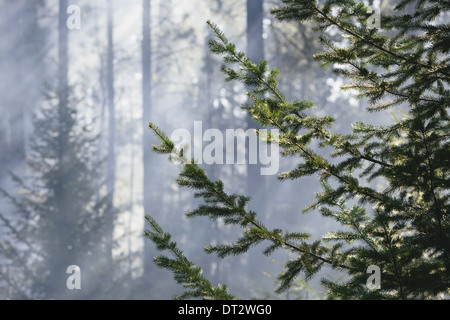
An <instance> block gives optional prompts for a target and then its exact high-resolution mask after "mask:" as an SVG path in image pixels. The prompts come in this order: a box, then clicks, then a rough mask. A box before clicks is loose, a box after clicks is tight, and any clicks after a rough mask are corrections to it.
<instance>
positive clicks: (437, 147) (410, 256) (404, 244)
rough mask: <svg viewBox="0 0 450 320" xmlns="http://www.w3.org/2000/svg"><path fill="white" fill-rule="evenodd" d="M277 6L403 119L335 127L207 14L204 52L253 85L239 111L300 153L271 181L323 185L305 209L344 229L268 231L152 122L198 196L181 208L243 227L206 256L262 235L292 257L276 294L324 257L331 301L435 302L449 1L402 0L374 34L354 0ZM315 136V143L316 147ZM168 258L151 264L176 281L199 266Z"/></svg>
mask: <svg viewBox="0 0 450 320" xmlns="http://www.w3.org/2000/svg"><path fill="white" fill-rule="evenodd" d="M283 4H284V5H283V6H281V7H278V8H275V9H273V10H272V13H273V14H274V15H275V17H276V18H277V19H279V20H282V21H298V22H305V21H311V22H314V23H315V27H316V30H318V31H326V30H327V29H328V28H330V27H333V28H335V29H336V30H338V31H339V32H340V34H341V35H342V36H343V37H344V38H345V39H346V42H345V45H340V46H338V45H337V44H336V43H334V41H333V40H332V39H330V38H328V37H327V36H326V32H323V33H322V34H323V36H322V37H321V42H322V44H323V45H324V46H325V48H327V50H326V52H323V53H320V54H317V55H315V58H316V59H317V60H318V61H320V62H321V63H322V65H323V66H324V67H325V66H332V67H333V68H334V70H335V72H337V73H338V74H339V75H343V76H345V77H346V78H348V79H349V80H351V81H352V82H351V83H350V84H348V85H346V86H345V87H344V89H354V90H357V92H358V97H359V98H362V99H367V100H368V101H369V103H370V107H369V108H368V112H375V111H376V112H381V111H385V110H391V109H392V108H393V107H399V108H402V109H403V110H404V112H405V113H406V116H405V117H404V118H403V119H401V120H399V121H397V122H396V123H393V124H386V125H383V126H375V125H371V124H365V123H362V122H357V123H355V124H354V125H353V127H352V130H353V132H352V134H350V135H344V134H339V133H336V132H333V131H332V128H333V124H334V122H335V119H333V118H332V117H330V116H324V117H316V116H311V115H310V114H308V111H309V110H310V109H311V108H313V107H314V103H313V102H310V101H302V100H294V101H292V102H290V101H287V99H286V98H285V96H284V94H283V92H281V90H280V89H279V88H278V82H277V77H278V73H279V72H278V71H277V70H275V69H272V70H269V68H268V64H267V62H266V61H265V60H261V61H259V62H257V63H255V62H252V61H250V60H249V59H248V58H247V57H246V56H245V54H244V53H242V52H239V51H238V50H237V49H236V47H235V45H234V44H232V43H230V42H229V41H228V39H227V38H226V36H225V35H224V34H223V32H222V31H221V30H220V29H219V28H218V27H217V26H216V25H215V24H214V23H211V22H208V25H209V26H210V28H211V29H212V31H213V33H214V36H215V39H214V40H211V41H210V50H211V52H212V53H214V54H217V55H221V56H223V60H224V65H223V66H222V71H223V73H224V74H225V76H226V81H237V82H241V83H243V84H245V85H246V86H247V88H251V89H250V90H249V92H248V95H249V97H250V99H251V103H249V104H247V105H245V106H243V109H244V110H246V111H248V113H249V114H250V115H251V116H252V117H253V119H254V120H255V121H257V122H258V123H260V124H261V125H263V126H266V127H274V128H277V129H279V132H280V134H279V136H278V137H272V136H268V137H266V138H267V140H268V142H270V143H278V144H279V145H280V147H281V148H282V150H283V151H282V154H283V156H286V157H296V158H299V159H301V161H300V162H299V164H298V165H297V167H295V168H294V169H292V170H291V171H289V172H285V173H282V174H280V176H279V178H280V179H281V180H286V179H291V180H294V179H301V178H303V177H306V176H312V175H317V176H318V177H319V178H320V180H321V183H322V185H323V191H322V192H321V193H319V194H317V196H316V198H317V199H316V201H315V202H313V203H312V204H310V205H309V206H308V207H306V208H305V209H304V211H305V212H308V211H313V210H316V211H318V212H320V213H321V214H322V215H323V216H325V217H329V218H332V219H334V220H336V221H337V222H339V223H340V225H342V230H338V231H336V232H330V233H329V234H327V235H325V236H324V237H323V238H322V239H321V240H320V241H311V240H310V236H309V235H308V234H303V233H296V232H291V231H282V230H277V229H275V230H271V229H270V228H267V227H266V226H264V224H263V223H262V222H261V221H259V220H258V219H257V213H256V212H252V211H249V210H247V209H246V205H247V204H248V202H249V201H250V199H249V198H248V197H245V196H242V195H233V194H228V193H226V192H225V189H224V185H223V183H222V182H221V181H215V182H213V181H211V180H209V179H208V177H207V176H206V174H205V171H204V170H203V169H202V168H200V167H199V166H198V165H197V164H196V163H195V160H194V159H185V157H184V155H185V154H186V153H185V152H184V151H183V150H184V149H183V148H181V149H180V150H176V149H175V148H174V143H173V142H172V141H170V140H169V139H168V138H167V137H166V136H165V135H164V133H163V132H162V131H161V130H160V129H158V128H157V127H156V126H155V125H153V124H150V128H151V129H152V130H153V131H154V132H155V133H156V135H157V136H158V137H159V138H160V141H161V145H160V146H156V147H154V150H155V151H157V152H159V153H162V154H167V155H169V156H170V158H171V159H172V160H180V158H181V159H184V161H183V163H184V167H183V170H182V171H181V173H180V175H179V177H178V179H177V182H178V184H179V185H180V186H182V187H187V188H191V189H194V190H195V191H196V197H198V198H202V199H203V201H204V204H203V205H200V206H199V207H198V208H197V209H195V210H193V211H191V212H188V213H187V216H188V217H191V218H193V217H199V216H206V217H209V218H210V219H213V220H215V219H218V218H223V220H224V222H225V223H226V224H228V225H230V224H232V225H239V226H241V227H242V230H243V232H242V236H241V237H240V238H239V239H238V240H236V241H235V242H234V243H232V244H226V245H225V244H218V245H215V246H209V247H207V248H206V252H207V253H216V254H217V255H218V257H219V258H224V257H226V256H229V255H239V254H243V253H245V252H247V251H248V250H249V249H250V248H251V247H253V246H255V245H257V244H260V243H262V242H268V243H269V246H268V247H266V249H265V250H264V253H265V254H267V255H269V254H271V253H272V252H273V251H275V250H277V249H285V250H288V251H290V252H291V253H293V254H295V258H294V259H292V260H290V261H288V262H287V263H286V265H285V270H284V272H282V273H281V274H280V275H279V277H278V280H279V287H278V288H277V289H276V292H278V293H281V292H284V291H286V290H288V289H289V287H290V286H291V285H292V284H293V281H294V280H295V278H296V277H297V276H299V274H301V273H302V274H303V275H304V276H305V277H306V279H308V278H311V277H313V276H314V275H315V274H317V272H318V271H319V270H320V269H321V268H322V267H323V266H325V265H327V266H330V267H332V268H334V269H336V270H340V271H343V272H345V273H346V274H347V275H348V276H349V278H348V280H346V281H344V282H340V283H337V282H333V281H331V280H327V279H324V280H323V281H322V283H323V285H324V286H325V287H326V288H327V289H328V298H330V299H435V298H438V297H442V296H443V295H448V294H450V255H449V254H450V252H449V250H450V219H449V197H450V193H449V187H450V186H449V181H450V179H449V168H450V166H449V159H450V148H449V135H448V132H449V131H450V130H449V129H450V127H449V115H448V107H449V105H450V93H449V90H448V84H449V80H450V65H449V56H448V50H449V47H448V43H449V36H448V34H449V25H448V23H442V22H441V21H440V20H441V17H442V15H443V14H445V13H447V11H448V9H449V7H450V2H449V1H437V0H431V1H412V0H404V1H401V2H400V3H399V4H398V5H397V6H396V7H395V10H394V12H399V10H401V9H402V8H403V7H404V6H406V5H411V4H414V5H415V11H414V12H413V13H412V14H401V13H398V14H395V15H385V14H382V16H381V19H382V20H381V26H382V30H378V29H373V28H369V27H368V24H367V23H368V18H369V17H370V15H371V14H370V13H367V12H368V11H367V7H366V6H365V5H364V4H363V3H357V2H355V1H353V0H337V1H336V0H328V1H324V3H323V4H322V2H320V3H319V2H318V1H316V0H283ZM369 12H370V11H369ZM299 76H301V75H299ZM316 141H318V142H319V145H320V148H321V149H322V150H314V148H313V143H314V142H316ZM329 150H332V152H331V153H328V154H329V156H327V157H326V156H324V155H323V154H324V153H325V151H326V152H328V151H329ZM319 151H321V152H319ZM150 221H151V220H150ZM151 239H152V240H153V241H154V242H156V241H155V238H154V237H153V238H152V237H151ZM157 243H158V242H157ZM168 261H169V260H167V261H164V260H161V259H160V260H159V263H158V265H159V266H160V267H164V268H168V269H170V270H172V271H174V272H175V273H176V274H180V273H181V274H184V277H189V276H194V275H195V274H196V273H198V272H199V271H198V270H197V269H195V271H191V269H186V268H181V267H180V266H178V265H174V264H170V263H168ZM166 262H167V263H166ZM372 265H376V266H379V267H380V268H381V288H380V289H376V290H370V289H369V288H367V286H366V281H367V279H368V277H369V274H367V268H368V267H369V266H372ZM183 279H184V278H181V277H180V276H179V275H178V276H177V280H179V281H180V280H182V281H181V282H183V283H184V280H183ZM195 288H196V290H197V291H195V292H196V296H197V297H206V296H209V295H208V293H207V292H202V288H201V287H200V286H196V287H195Z"/></svg>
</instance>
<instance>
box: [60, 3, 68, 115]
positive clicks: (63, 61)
mask: <svg viewBox="0 0 450 320" xmlns="http://www.w3.org/2000/svg"><path fill="white" fill-rule="evenodd" d="M67 7H68V0H60V1H59V17H58V18H59V33H58V63H59V74H58V82H59V90H58V91H59V92H58V93H59V103H60V105H61V106H67V104H68V100H69V54H68V40H67V39H68V28H67Z"/></svg>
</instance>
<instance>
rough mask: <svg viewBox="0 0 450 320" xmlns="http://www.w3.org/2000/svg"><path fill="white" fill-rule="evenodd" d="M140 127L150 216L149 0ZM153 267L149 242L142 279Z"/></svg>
mask: <svg viewBox="0 0 450 320" xmlns="http://www.w3.org/2000/svg"><path fill="white" fill-rule="evenodd" d="M142 23H143V26H142V35H143V37H142V127H143V130H144V132H143V141H142V142H143V166H144V181H143V184H144V191H143V192H144V195H143V201H144V214H146V215H150V214H152V208H151V205H152V195H151V186H152V183H151V182H152V174H151V172H152V168H151V165H152V162H151V134H150V131H149V129H148V123H149V122H150V121H151V107H152V100H151V99H152V85H151V77H152V62H151V41H152V38H151V28H150V23H151V7H150V0H143V16H142ZM152 266H153V258H152V247H151V242H150V241H145V242H144V277H145V276H146V275H148V274H149V273H150V270H151V269H152Z"/></svg>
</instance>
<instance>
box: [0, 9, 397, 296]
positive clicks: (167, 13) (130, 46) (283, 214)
mask: <svg viewBox="0 0 450 320" xmlns="http://www.w3.org/2000/svg"><path fill="white" fill-rule="evenodd" d="M280 2H281V1H279V0H227V1H225V0H208V1H207V0H189V1H188V0H181V1H180V0H178V1H175V0H139V1H138V0H133V1H130V0H97V1H87V0H86V1H83V0H78V1H76V0H70V1H67V0H60V1H58V0H39V1H29V0H0V299H170V298H172V296H173V295H175V294H176V293H180V292H181V289H180V288H179V287H178V285H177V284H176V282H175V281H174V280H173V276H172V274H170V273H169V272H167V271H165V270H160V269H158V268H157V267H156V266H155V265H154V264H153V260H152V259H153V257H154V256H156V255H158V252H157V251H156V250H155V248H154V246H153V243H151V242H150V241H148V240H145V239H144V237H143V231H144V229H145V224H144V215H151V216H153V217H154V218H155V219H156V220H157V221H158V223H159V224H160V225H161V226H162V227H163V228H164V229H165V230H166V231H168V232H170V233H172V235H173V237H174V240H175V241H177V243H178V244H179V246H180V248H182V249H183V250H184V252H185V254H186V255H187V256H188V257H189V258H190V259H191V260H192V261H193V262H195V263H196V264H198V265H199V266H201V267H202V268H203V270H204V275H205V276H206V277H207V278H208V279H209V280H210V281H211V282H212V283H213V284H218V283H225V284H226V285H227V286H229V288H230V293H232V294H233V295H236V296H238V297H239V298H251V297H258V298H268V299H321V298H323V297H324V292H322V289H321V287H320V278H321V277H328V278H330V277H331V278H333V279H335V280H336V279H339V278H340V277H343V275H341V274H338V273H336V272H333V271H330V270H326V269H323V270H322V272H321V273H320V274H319V275H318V276H317V277H316V278H314V279H307V280H306V279H298V281H297V283H296V286H295V288H294V289H293V290H291V291H289V292H288V293H285V294H283V295H278V296H277V295H274V294H273V289H274V288H275V287H276V280H275V279H276V275H277V274H278V273H279V272H281V271H282V270H283V268H282V266H283V264H284V263H285V262H286V261H287V260H288V259H291V258H293V257H290V256H287V255H286V254H285V253H283V252H276V253H275V254H274V255H273V256H271V257H266V256H264V255H262V250H263V249H264V248H265V247H257V248H254V249H253V250H252V251H251V253H249V254H246V255H243V256H240V257H231V258H227V259H225V260H221V261H219V260H217V258H216V257H215V256H210V255H206V254H205V253H204V252H203V249H202V248H203V247H204V246H206V245H208V244H217V243H221V242H225V243H227V242H231V241H233V240H234V239H236V238H237V237H238V236H239V234H240V230H239V229H234V228H230V227H226V226H224V225H223V223H221V221H220V220H219V221H217V222H212V221H209V220H207V219H206V218H205V219H204V220H202V219H195V220H187V219H186V218H185V217H184V214H185V213H186V212H187V211H188V210H190V209H193V208H195V206H196V205H198V201H197V200H195V199H194V197H193V194H192V192H191V191H189V190H181V189H179V188H178V186H177V184H176V182H175V180H174V179H175V178H176V176H177V173H178V172H179V170H180V167H179V166H176V165H173V164H171V163H169V162H168V161H167V159H165V158H164V157H160V156H158V155H156V154H154V153H152V152H151V145H152V144H155V143H157V140H156V139H155V138H154V137H153V136H152V134H151V132H150V131H149V130H148V127H147V123H148V122H150V121H152V122H154V123H156V124H157V125H158V126H159V127H160V128H161V129H163V130H164V131H165V132H166V133H167V134H169V135H170V133H171V132H173V131H174V130H175V129H180V128H183V129H187V130H189V131H190V132H193V126H194V121H202V123H203V130H206V129H209V128H215V129H219V130H221V131H222V132H225V130H226V129H240V128H242V129H244V130H247V128H252V127H254V126H255V124H254V123H253V122H252V121H251V120H250V119H249V118H248V117H247V116H246V114H245V113H243V112H242V110H241V109H240V106H241V105H242V104H244V103H246V94H245V93H246V90H245V89H246V88H245V87H243V86H242V85H239V84H236V83H226V82H225V81H224V77H223V74H222V73H221V72H220V65H221V61H220V59H219V58H218V57H215V56H212V55H211V54H210V53H209V50H208V46H207V43H208V40H209V39H210V38H211V32H210V30H208V28H207V26H206V21H207V20H208V19H210V20H212V21H213V22H215V23H216V24H218V25H219V26H220V28H222V30H223V31H224V33H225V34H226V35H227V37H228V38H229V40H230V41H232V42H234V43H235V44H236V46H237V47H238V49H239V50H241V51H245V52H246V53H247V55H248V56H249V57H250V58H251V59H252V60H253V61H254V62H257V61H259V59H262V58H265V59H267V60H268V62H269V65H270V66H271V67H276V68H278V69H279V70H280V71H281V74H280V78H279V84H280V88H281V89H282V91H283V92H284V93H285V94H286V96H287V98H288V99H289V100H294V99H305V100H311V101H313V102H314V103H315V104H316V106H317V108H316V109H315V110H314V111H313V112H315V114H316V115H321V116H323V115H325V114H328V115H331V116H333V117H334V118H335V119H336V127H335V130H336V131H339V132H343V133H344V132H349V130H350V128H351V123H353V122H355V121H365V122H370V123H373V124H379V123H384V122H390V121H394V120H395V116H396V115H392V116H391V117H386V115H381V114H380V115H377V114H370V117H369V115H368V114H367V113H365V107H366V105H365V102H364V101H360V100H357V99H356V98H355V96H354V95H353V93H352V92H348V91H346V92H343V91H341V90H340V86H341V85H342V84H344V80H343V79H341V78H340V77H339V76H337V75H335V74H333V73H332V70H331V68H326V69H324V68H321V66H320V65H319V64H318V63H317V62H315V61H314V59H313V55H314V54H315V53H318V52H321V51H322V50H323V48H322V47H321V45H320V43H319V41H318V39H319V34H317V33H314V32H313V30H312V27H311V25H308V24H298V23H297V24H296V23H289V24H288V23H280V22H278V21H275V20H274V18H273V17H272V16H271V15H270V8H272V7H273V6H276V5H279V4H280ZM366 2H367V3H368V1H366ZM374 2H375V3H373V2H371V3H372V4H375V5H378V6H380V7H381V9H382V10H383V8H384V7H386V8H388V7H389V1H387V0H383V1H374ZM328 32H329V36H333V37H334V36H337V33H336V30H333V29H330V30H329V31H328ZM196 143H201V141H200V142H199V141H197V142H196ZM297 162H298V159H292V158H283V159H281V160H280V170H279V172H280V173H281V172H283V171H286V170H288V169H290V168H293V167H294V166H295V165H296V163H297ZM204 168H205V169H206V170H207V172H208V173H209V175H210V177H211V178H212V179H221V180H222V181H223V182H224V184H225V186H226V190H227V191H228V192H231V193H238V194H246V195H250V196H251V197H252V199H253V201H252V202H251V205H250V207H251V208H252V209H254V210H256V211H257V212H258V214H259V219H260V220H262V221H263V222H264V223H265V224H266V225H267V226H268V227H269V228H270V229H273V228H282V229H288V230H290V231H298V232H309V233H311V234H312V238H313V239H317V238H319V237H320V236H322V235H324V234H326V233H327V232H330V231H332V230H333V222H332V221H331V220H327V219H324V218H321V217H320V216H319V215H318V214H317V213H308V214H302V208H304V207H305V206H307V205H308V204H309V203H311V202H312V201H313V200H314V193H315V192H318V191H320V184H319V182H318V180H317V179H316V178H310V179H303V180H301V181H289V182H283V183H281V182H279V181H278V180H277V177H276V176H265V177H263V176H261V175H260V174H259V169H258V166H257V165H253V166H252V165H215V166H204ZM70 265H77V266H79V267H80V269H81V290H68V289H67V287H66V280H67V278H68V277H69V276H70V274H67V273H66V270H67V267H68V266H70Z"/></svg>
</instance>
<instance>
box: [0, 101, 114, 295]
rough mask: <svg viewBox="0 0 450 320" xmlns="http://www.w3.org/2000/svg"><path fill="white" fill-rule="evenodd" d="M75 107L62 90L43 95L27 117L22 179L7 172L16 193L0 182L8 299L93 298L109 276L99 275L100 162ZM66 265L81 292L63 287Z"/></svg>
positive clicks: (103, 219) (0, 275)
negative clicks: (73, 269)
mask: <svg viewBox="0 0 450 320" xmlns="http://www.w3.org/2000/svg"><path fill="white" fill-rule="evenodd" d="M78 105H80V101H77V100H76V99H75V97H74V96H73V95H72V94H70V93H69V95H68V103H67V104H62V103H60V102H59V98H58V93H57V92H56V94H55V93H53V94H52V93H49V94H47V103H46V104H45V105H43V106H42V107H41V108H40V109H39V111H38V112H36V114H35V116H34V120H33V125H34V133H33V136H32V137H31V141H30V153H29V158H28V166H27V175H26V177H25V178H26V180H24V179H23V178H21V177H18V176H17V175H15V174H14V173H12V178H13V179H14V181H15V183H16V187H17V192H16V193H14V192H13V191H9V190H5V189H2V188H0V195H2V196H3V198H6V199H7V200H9V202H10V203H11V206H12V208H13V210H12V211H11V212H10V213H5V212H3V213H0V223H1V227H2V228H3V230H5V236H4V237H2V241H1V242H0V261H1V267H0V279H1V280H3V281H4V283H3V289H5V291H6V292H8V297H9V298H16V299H17V298H18V299H78V298H88V297H91V298H92V297H99V294H100V293H101V291H100V284H102V285H104V284H105V283H104V277H105V276H110V275H105V274H102V270H110V269H108V268H107V267H108V266H107V265H106V263H107V261H108V259H107V258H108V255H107V253H106V251H105V247H104V243H105V239H104V238H103V237H104V235H105V234H106V232H105V227H104V226H105V225H106V223H107V222H108V221H107V219H108V217H107V216H106V215H105V210H106V205H107V203H106V197H100V198H99V199H97V198H96V186H97V184H96V182H97V179H99V178H100V169H101V168H102V163H98V162H97V161H96V148H95V146H96V140H97V138H96V136H95V134H93V132H92V124H90V123H89V121H90V120H89V119H84V118H83V117H82V116H81V115H80V113H79V112H78V111H77V108H76V106H78ZM15 191H16V190H15ZM71 265H77V266H79V267H80V269H81V275H82V283H81V285H82V289H83V290H81V291H80V290H74V291H70V290H68V288H67V287H66V280H67V278H68V277H69V276H70V274H67V273H66V271H67V268H68V267H69V266H71ZM86 279H90V280H89V281H83V280H86ZM0 284H2V283H1V281H0ZM3 289H2V290H3Z"/></svg>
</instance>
